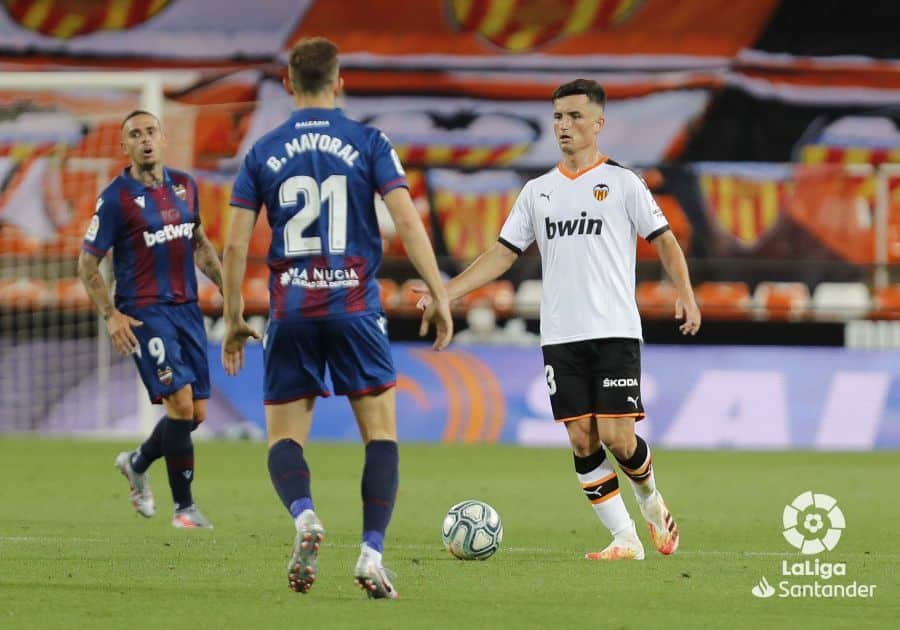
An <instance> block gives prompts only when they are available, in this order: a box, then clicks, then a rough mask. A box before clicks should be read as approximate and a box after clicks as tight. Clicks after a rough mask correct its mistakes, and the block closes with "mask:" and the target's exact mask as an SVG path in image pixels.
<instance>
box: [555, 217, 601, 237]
mask: <svg viewBox="0 0 900 630" xmlns="http://www.w3.org/2000/svg"><path fill="white" fill-rule="evenodd" d="M544 228H545V229H546V230H547V238H548V239H553V238H556V237H557V236H573V235H575V234H579V235H580V234H597V235H599V234H600V232H601V231H602V230H603V221H601V220H600V219H588V218H587V212H582V213H581V218H579V219H562V220H560V221H551V220H550V217H544Z"/></svg>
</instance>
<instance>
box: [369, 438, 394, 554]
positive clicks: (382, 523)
mask: <svg viewBox="0 0 900 630" xmlns="http://www.w3.org/2000/svg"><path fill="white" fill-rule="evenodd" d="M399 460H400V457H399V454H398V452H397V443H396V442H394V441H391V440H372V441H371V442H369V443H368V444H367V445H366V464H365V466H364V467H363V474H362V500H363V534H362V540H363V542H364V543H366V544H367V545H368V546H369V547H371V548H372V549H374V550H375V551H378V552H381V551H383V550H384V533H385V531H386V530H387V526H388V523H389V522H390V520H391V513H392V512H393V511H394V499H395V498H396V497H397V485H398V478H399V471H398V468H399Z"/></svg>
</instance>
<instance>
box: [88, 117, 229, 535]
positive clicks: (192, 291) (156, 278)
mask: <svg viewBox="0 0 900 630" xmlns="http://www.w3.org/2000/svg"><path fill="white" fill-rule="evenodd" d="M165 146H166V137H165V135H164V134H163V131H162V128H161V127H160V123H159V119H157V117H156V116H155V115H154V114H152V113H150V112H146V111H143V110H136V111H134V112H131V113H130V114H128V116H126V117H125V120H124V121H123V122H122V148H123V150H124V152H125V154H126V155H128V156H129V158H130V159H131V164H130V165H129V166H127V167H126V168H125V170H123V171H122V173H121V174H120V175H119V176H118V177H116V178H115V179H114V180H113V181H112V183H110V184H109V186H107V187H106V189H105V190H104V191H103V192H102V193H101V195H100V198H99V199H98V200H97V209H96V212H95V214H94V216H93V217H92V218H91V223H90V225H89V226H88V229H87V233H86V234H85V236H84V242H83V244H82V246H81V250H82V251H81V256H80V257H79V259H78V274H79V276H80V277H81V281H82V282H83V283H84V286H85V288H86V289H87V292H88V294H89V295H90V296H91V299H92V300H93V302H94V305H95V306H96V307H97V310H98V311H99V312H100V315H101V316H102V317H103V318H104V319H105V320H106V325H107V329H108V330H109V336H110V338H111V340H112V343H113V345H114V346H115V348H116V350H117V351H119V352H120V353H121V354H126V355H127V354H130V355H132V357H133V358H134V362H135V363H136V364H137V368H138V372H139V373H140V375H141V380H142V381H143V382H144V385H145V386H146V388H147V393H148V394H149V396H150V399H151V400H152V401H153V402H154V403H157V404H158V403H162V404H163V406H164V408H165V411H166V415H165V416H163V418H162V419H161V420H160V421H159V422H158V423H157V424H156V427H155V428H154V429H153V432H152V433H151V434H150V437H148V438H147V440H146V441H145V442H144V443H143V444H141V445H140V446H139V447H138V448H137V449H136V450H135V451H132V452H127V451H126V452H123V453H119V455H118V457H116V461H115V465H116V468H118V469H119V471H120V472H121V473H122V474H123V475H124V476H125V478H126V479H127V480H128V483H129V485H130V487H131V502H132V505H133V506H134V508H135V510H136V511H137V512H138V513H139V514H141V515H142V516H146V517H150V516H153V515H154V514H155V512H156V506H155V503H154V500H153V493H152V491H151V490H150V482H149V475H148V473H147V469H148V468H149V467H150V464H152V463H153V462H154V461H155V460H157V459H159V458H160V457H164V458H165V460H166V469H167V471H168V475H169V486H170V488H171V490H172V498H173V499H174V501H175V515H174V517H173V518H172V525H173V526H175V527H179V528H182V527H184V528H198V527H201V528H211V527H212V524H211V523H210V522H209V520H208V519H207V518H206V517H205V516H204V515H203V514H202V513H201V512H200V511H199V510H198V509H197V506H196V505H194V500H193V497H192V495H191V482H193V480H194V444H193V441H192V439H191V432H192V431H193V430H194V429H196V428H197V425H199V424H200V423H201V422H203V420H205V418H206V399H208V398H209V389H210V386H209V365H208V363H207V359H206V331H205V329H204V327H203V314H202V313H201V312H200V308H199V306H198V305H197V277H196V273H195V271H194V265H195V264H196V265H197V266H198V267H200V269H201V270H202V271H203V273H204V274H206V276H207V277H209V279H210V280H212V281H213V282H214V283H215V284H216V286H218V287H219V290H221V289H222V266H221V264H220V263H219V258H218V256H217V255H216V251H215V249H214V248H213V246H212V244H211V243H210V242H209V239H208V238H207V237H206V234H205V233H204V231H203V226H202V225H201V224H200V205H199V202H198V198H197V184H196V182H195V181H194V179H193V178H192V177H191V176H190V175H188V174H187V173H184V172H182V171H177V170H175V169H171V168H167V167H165V166H163V162H162V158H163V151H164V149H165ZM110 249H112V250H113V260H112V263H113V264H112V266H113V275H114V277H115V283H116V295H115V304H113V303H112V302H111V301H110V299H109V288H108V287H107V285H106V282H105V281H104V280H103V276H101V275H100V271H99V264H100V261H101V260H102V259H103V257H104V256H105V255H106V253H107V252H108V251H109V250H110Z"/></svg>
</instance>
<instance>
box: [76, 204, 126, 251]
mask: <svg viewBox="0 0 900 630" xmlns="http://www.w3.org/2000/svg"><path fill="white" fill-rule="evenodd" d="M118 205H119V204H118V203H117V202H116V200H115V199H112V198H111V197H110V196H109V195H106V194H102V195H100V197H98V198H97V207H96V208H95V209H94V215H93V216H92V217H91V222H90V223H89V224H88V227H87V230H86V231H85V233H84V240H83V241H82V242H81V249H83V250H84V251H86V252H88V253H89V254H93V255H94V256H98V257H100V258H103V257H104V256H106V252H108V251H109V248H110V247H112V246H113V245H114V244H115V242H116V232H117V231H118V228H119V225H118V224H119V216H120V212H119V208H118Z"/></svg>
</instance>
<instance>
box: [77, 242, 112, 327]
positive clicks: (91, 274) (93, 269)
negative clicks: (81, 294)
mask: <svg viewBox="0 0 900 630" xmlns="http://www.w3.org/2000/svg"><path fill="white" fill-rule="evenodd" d="M78 277H79V278H80V279H81V283H82V284H83V285H84V288H85V290H86V291H87V294H88V295H89V296H90V297H91V301H92V302H93V303H94V306H96V307H97V312H99V313H100V316H101V317H103V319H109V316H110V315H112V312H113V311H114V310H115V307H114V306H113V303H112V300H110V299H109V287H108V286H106V281H105V280H103V276H102V275H100V259H99V258H97V257H96V256H94V255H93V254H89V253H87V252H85V251H83V252H81V255H80V256H79V257H78Z"/></svg>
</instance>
